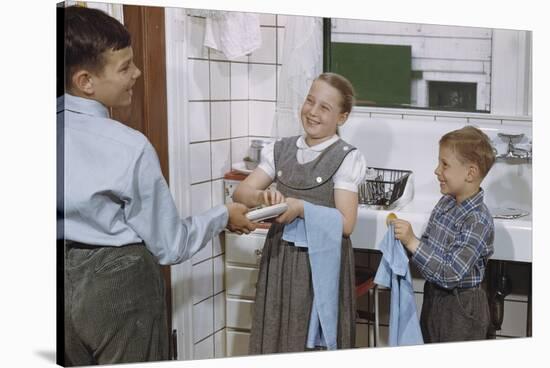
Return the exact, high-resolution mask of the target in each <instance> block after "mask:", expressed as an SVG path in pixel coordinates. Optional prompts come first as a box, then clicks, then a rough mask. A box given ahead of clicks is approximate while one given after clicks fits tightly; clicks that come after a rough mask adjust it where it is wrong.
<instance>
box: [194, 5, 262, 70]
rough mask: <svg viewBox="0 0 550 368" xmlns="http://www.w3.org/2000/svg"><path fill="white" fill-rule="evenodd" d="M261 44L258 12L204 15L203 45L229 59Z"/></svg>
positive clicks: (244, 53) (252, 49)
mask: <svg viewBox="0 0 550 368" xmlns="http://www.w3.org/2000/svg"><path fill="white" fill-rule="evenodd" d="M261 45H262V36H261V33H260V17H259V15H258V14H251V13H241V12H223V14H222V15H221V16H207V17H206V32H205V35H204V46H207V47H210V48H212V49H215V50H218V51H221V52H222V53H223V54H224V55H225V57H226V58H228V59H229V60H232V59H235V58H238V57H241V56H244V55H247V54H250V53H251V52H252V51H254V50H256V49H258V48H259V47H260V46H261Z"/></svg>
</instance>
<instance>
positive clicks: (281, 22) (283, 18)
mask: <svg viewBox="0 0 550 368" xmlns="http://www.w3.org/2000/svg"><path fill="white" fill-rule="evenodd" d="M289 17H291V15H281V14H277V27H286V22H287V21H288V18H289Z"/></svg>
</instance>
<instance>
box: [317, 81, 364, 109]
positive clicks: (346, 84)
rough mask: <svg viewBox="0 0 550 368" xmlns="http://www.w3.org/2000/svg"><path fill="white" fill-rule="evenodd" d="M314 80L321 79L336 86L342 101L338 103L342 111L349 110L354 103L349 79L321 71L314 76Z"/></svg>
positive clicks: (353, 92)
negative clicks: (321, 72)
mask: <svg viewBox="0 0 550 368" xmlns="http://www.w3.org/2000/svg"><path fill="white" fill-rule="evenodd" d="M315 80H322V81H324V82H326V83H328V84H329V85H331V86H332V87H334V88H336V89H337V90H338V91H339V92H340V95H341V96H342V103H341V104H340V107H341V108H342V112H347V113H350V112H351V109H352V108H353V105H355V91H354V89H353V85H352V84H351V82H350V81H349V80H347V79H346V78H345V77H344V76H342V75H340V74H336V73H323V74H320V75H319V76H318V77H317V78H315Z"/></svg>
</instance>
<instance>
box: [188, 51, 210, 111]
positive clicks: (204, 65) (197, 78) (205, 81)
mask: <svg viewBox="0 0 550 368" xmlns="http://www.w3.org/2000/svg"><path fill="white" fill-rule="evenodd" d="M208 63H209V61H207V60H188V62H187V66H188V68H189V69H188V71H187V82H188V83H187V86H188V87H187V91H188V96H189V100H190V101H193V100H208V99H210V74H209V67H208Z"/></svg>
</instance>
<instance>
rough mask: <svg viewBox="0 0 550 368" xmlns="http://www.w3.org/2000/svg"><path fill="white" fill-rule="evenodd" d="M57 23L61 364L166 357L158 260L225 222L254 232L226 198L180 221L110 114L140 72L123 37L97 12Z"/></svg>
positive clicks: (136, 143)
mask: <svg viewBox="0 0 550 368" xmlns="http://www.w3.org/2000/svg"><path fill="white" fill-rule="evenodd" d="M64 18H65V67H66V74H65V90H66V93H65V95H64V96H63V97H61V98H60V99H59V100H58V114H63V116H62V117H63V119H59V120H58V121H60V122H62V123H63V124H64V125H63V129H64V165H65V167H64V174H65V177H64V189H65V192H64V206H63V207H61V208H58V212H60V213H63V219H62V220H63V221H64V222H63V227H64V234H60V236H61V238H63V239H64V240H65V264H64V267H65V290H64V292H65V317H64V318H65V319H64V323H65V325H64V328H65V330H64V331H65V365H67V366H71V365H91V364H112V363H123V362H124V363H127V362H140V361H154V360H164V359H168V329H167V318H166V306H165V300H164V284H163V278H162V275H161V273H160V268H159V267H160V266H159V263H160V264H164V265H168V264H175V263H180V262H183V261H185V260H187V259H189V258H191V256H193V254H195V253H196V252H197V251H199V250H200V249H201V248H202V247H204V245H205V244H206V243H207V242H208V241H209V240H210V239H212V238H213V237H214V236H216V235H217V234H218V233H220V232H221V231H222V230H223V229H224V228H225V227H226V226H227V227H228V228H229V229H230V230H233V231H237V232H244V233H248V232H250V231H252V230H254V228H255V225H254V224H253V223H251V222H250V221H249V220H248V219H247V218H246V216H245V213H246V212H247V208H246V207H245V206H244V205H241V204H236V203H235V204H229V205H226V206H218V207H215V208H212V209H210V210H208V211H206V212H205V213H203V214H201V215H197V216H193V217H188V218H186V219H183V220H182V219H181V218H180V217H179V215H178V212H177V209H176V206H175V204H174V201H173V199H172V197H171V194H170V190H169V188H168V185H167V183H166V181H165V179H164V177H163V176H162V173H161V170H160V165H159V162H158V157H157V155H156V152H155V150H154V148H153V146H152V145H151V143H150V142H149V141H148V140H147V138H146V137H145V136H144V135H143V134H141V133H139V132H137V131H135V130H133V129H131V128H129V127H127V126H125V125H123V124H121V123H119V122H117V121H115V120H112V119H110V117H109V110H108V109H109V108H111V107H120V106H128V105H129V104H130V103H131V101H132V87H133V86H134V84H135V82H136V80H137V78H139V76H140V75H141V71H140V70H139V69H138V68H137V67H136V65H135V64H134V62H133V52H132V47H131V39H130V34H129V33H128V31H127V30H126V29H125V28H124V26H123V25H122V24H120V23H119V22H118V21H117V20H116V19H114V18H112V17H110V16H109V15H107V14H105V13H104V12H102V11H99V10H96V9H89V8H85V7H78V6H72V7H68V8H66V9H65V10H64ZM60 203H63V202H60Z"/></svg>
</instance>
